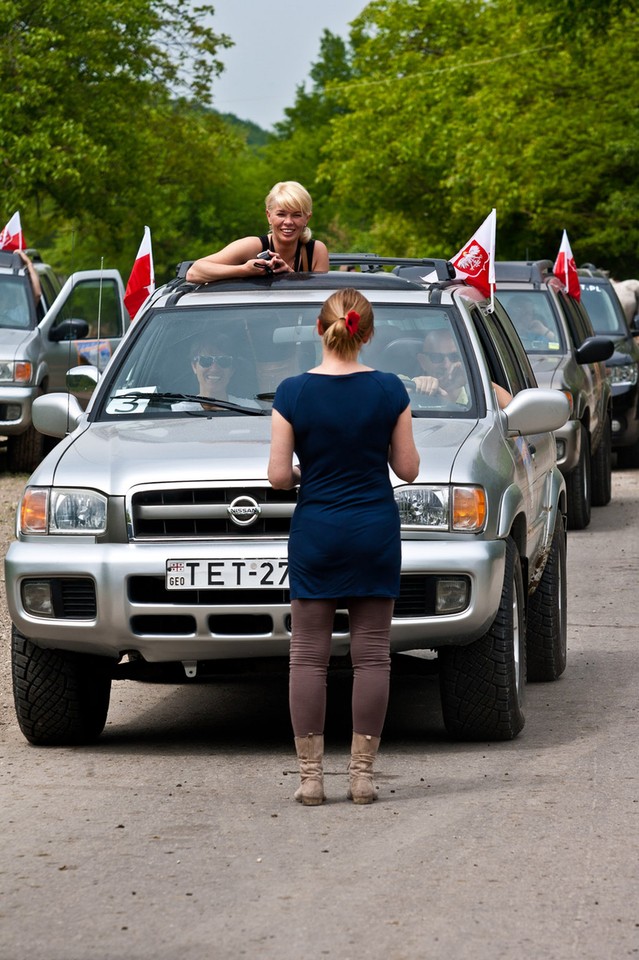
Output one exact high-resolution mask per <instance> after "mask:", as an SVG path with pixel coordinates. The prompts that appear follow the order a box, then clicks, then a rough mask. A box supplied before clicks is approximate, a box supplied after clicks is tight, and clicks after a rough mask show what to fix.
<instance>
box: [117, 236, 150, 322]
mask: <svg viewBox="0 0 639 960" xmlns="http://www.w3.org/2000/svg"><path fill="white" fill-rule="evenodd" d="M154 290H155V274H154V272H153V251H152V249H151V230H150V228H149V227H145V228H144V236H143V237H142V243H141V244H140V249H139V250H138V255H137V257H136V258H135V263H134V264H133V269H132V270H131V276H130V277H129V282H128V283H127V285H126V291H125V293H124V305H125V307H126V308H127V310H128V311H129V316H130V317H131V319H132V320H133V318H134V317H135V315H136V313H137V312H138V310H139V309H140V307H141V306H142V304H143V303H144V301H145V300H146V298H147V297H148V295H149V294H150V293H153V291H154Z"/></svg>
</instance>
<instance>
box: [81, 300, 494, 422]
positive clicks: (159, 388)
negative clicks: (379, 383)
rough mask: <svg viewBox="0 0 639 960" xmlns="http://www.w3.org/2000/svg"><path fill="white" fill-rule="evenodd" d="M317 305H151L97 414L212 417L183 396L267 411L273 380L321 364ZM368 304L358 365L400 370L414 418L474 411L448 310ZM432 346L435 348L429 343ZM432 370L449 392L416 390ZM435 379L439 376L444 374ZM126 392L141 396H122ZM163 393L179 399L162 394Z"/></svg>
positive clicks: (463, 352) (468, 365)
mask: <svg viewBox="0 0 639 960" xmlns="http://www.w3.org/2000/svg"><path fill="white" fill-rule="evenodd" d="M320 306H321V304H320V303H303V304H295V303H290V304H286V303H285V304H283V303H277V304H269V303H266V304H265V303H259V304H258V303H252V304H250V306H241V305H237V304H234V305H220V304H216V305H215V307H210V306H197V307H193V308H189V307H186V306H184V305H180V307H179V309H176V308H172V307H167V308H158V309H156V310H153V311H150V312H149V314H147V315H146V316H145V317H142V318H140V319H139V320H137V321H136V324H135V326H134V328H133V330H132V334H133V335H132V336H131V337H130V339H129V341H128V350H127V351H126V353H122V354H121V355H120V363H119V364H118V368H117V370H116V369H113V370H112V371H111V375H110V377H109V382H108V384H105V392H104V395H103V402H102V405H101V407H100V409H99V410H98V409H97V407H96V414H97V415H98V416H100V417H104V418H106V419H111V418H112V417H122V416H127V415H128V416H136V417H137V416H145V417H153V416H167V415H170V414H173V413H179V414H182V415H185V414H194V413H200V414H201V413H202V411H203V410H207V411H208V412H209V414H210V409H211V407H212V405H210V404H209V405H206V406H203V404H202V402H201V401H197V400H195V399H188V397H197V396H204V397H207V398H217V399H218V400H224V401H225V402H226V403H233V404H238V405H240V406H243V407H246V408H247V412H250V411H252V410H254V409H261V410H264V411H266V412H269V413H270V410H271V407H272V401H273V397H274V395H275V391H276V389H277V387H278V385H279V383H280V382H281V381H282V380H283V379H285V378H286V377H290V376H295V375H297V374H300V373H304V372H305V371H307V370H309V369H311V368H312V367H315V366H317V364H318V363H320V361H321V357H322V344H321V340H320V337H319V334H318V332H317V315H318V313H319V309H320ZM374 311H375V335H374V337H373V338H372V340H371V342H370V344H367V345H366V346H365V347H364V348H363V349H362V352H361V360H362V362H363V363H364V364H366V365H368V366H371V367H374V368H375V369H378V370H385V371H388V372H391V373H395V374H397V375H398V376H400V378H401V379H402V380H403V381H404V383H405V385H406V389H407V392H408V395H409V397H410V401H411V406H412V408H413V410H414V411H415V413H416V415H420V414H423V415H427V416H430V415H433V416H440V415H441V416H469V415H473V411H474V409H475V406H476V400H475V393H476V391H475V388H474V386H473V383H475V382H477V374H476V372H474V368H473V365H472V362H471V361H470V360H469V356H470V354H469V352H468V349H467V347H466V346H465V344H464V342H463V338H462V337H460V336H459V335H458V333H457V332H456V329H455V322H454V318H455V316H456V311H455V310H454V309H453V308H448V309H447V308H444V307H437V308H429V307H428V305H426V304H416V305H407V304H403V303H397V304H392V303H391V304H386V303H385V304H377V305H374ZM437 345H440V346H441V349H439V350H436V349H435V347H436V346H437ZM426 347H428V348H429V349H426ZM433 355H434V358H433ZM433 364H434V365H433ZM438 370H439V371H444V370H445V371H446V375H447V376H450V378H451V382H452V384H453V386H452V387H450V390H449V392H448V393H446V392H445V391H444V390H443V389H442V390H438V391H434V392H433V393H432V394H426V393H423V392H420V390H419V389H418V385H417V384H416V383H415V380H414V378H419V377H426V376H431V377H432V376H434V372H436V371H438ZM440 377H441V379H442V381H443V379H444V373H441V374H440ZM447 386H448V383H447ZM127 393H128V394H130V395H131V396H132V395H133V394H134V393H137V394H139V396H137V397H133V398H132V399H131V398H129V399H122V398H123V397H124V395H125V394H127ZM106 394H108V399H104V396H105V395H106ZM171 394H172V395H176V394H179V395H185V396H186V398H187V399H184V398H180V397H177V398H176V397H175V396H173V397H172V396H167V395H171ZM163 398H164V399H163ZM220 409H223V408H220ZM226 412H227V413H228V410H227V411H226ZM240 412H242V411H240Z"/></svg>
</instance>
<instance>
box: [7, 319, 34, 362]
mask: <svg viewBox="0 0 639 960" xmlns="http://www.w3.org/2000/svg"><path fill="white" fill-rule="evenodd" d="M31 338H33V330H14V329H12V328H11V327H3V328H2V329H1V330H0V353H1V354H2V359H3V360H13V359H14V357H15V356H16V352H17V351H18V349H19V348H20V346H21V344H23V343H24V341H25V340H29V339H31ZM18 359H19V360H20V359H22V357H21V356H18Z"/></svg>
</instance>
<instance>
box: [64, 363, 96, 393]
mask: <svg viewBox="0 0 639 960" xmlns="http://www.w3.org/2000/svg"><path fill="white" fill-rule="evenodd" d="M99 378H100V373H99V371H98V368H97V367H93V366H91V365H90V364H88V363H86V364H83V365H82V366H80V367H72V368H71V369H70V370H67V377H66V384H67V390H68V391H69V393H70V394H72V395H73V396H74V397H78V398H79V399H80V400H89V399H90V398H91V394H92V393H93V391H94V390H95V388H96V385H97V382H98V380H99Z"/></svg>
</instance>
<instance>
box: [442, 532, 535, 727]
mask: <svg viewBox="0 0 639 960" xmlns="http://www.w3.org/2000/svg"><path fill="white" fill-rule="evenodd" d="M439 663H440V669H439V681H440V693H441V702H442V713H443V717H444V724H445V726H446V729H447V731H448V733H449V734H451V736H453V737H455V738H456V739H458V740H512V739H513V738H514V737H516V736H517V734H518V733H519V732H520V731H521V730H522V728H523V726H524V723H525V717H524V709H523V708H524V691H525V685H526V619H525V601H524V583H523V576H522V571H521V561H520V558H519V553H518V551H517V547H516V545H515V542H514V541H513V540H512V539H511V538H510V537H509V538H508V540H507V541H506V563H505V570H504V585H503V589H502V595H501V601H500V604H499V609H498V611H497V615H496V617H495V619H494V621H493V623H492V626H491V627H490V629H489V630H488V631H487V632H486V633H485V634H484V636H483V637H480V638H479V640H475V641H474V643H470V644H468V645H467V646H463V647H443V648H442V649H441V650H440V651H439Z"/></svg>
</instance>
